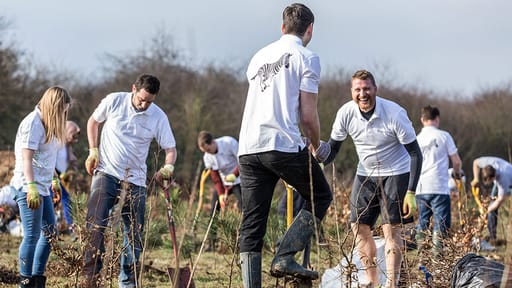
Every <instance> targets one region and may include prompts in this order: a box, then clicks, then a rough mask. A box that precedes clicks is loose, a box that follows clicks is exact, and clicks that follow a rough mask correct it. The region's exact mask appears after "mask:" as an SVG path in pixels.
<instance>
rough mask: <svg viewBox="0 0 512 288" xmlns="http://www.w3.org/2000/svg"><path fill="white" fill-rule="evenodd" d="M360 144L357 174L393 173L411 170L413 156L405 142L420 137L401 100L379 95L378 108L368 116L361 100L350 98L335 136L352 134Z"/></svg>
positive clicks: (334, 129)
mask: <svg viewBox="0 0 512 288" xmlns="http://www.w3.org/2000/svg"><path fill="white" fill-rule="evenodd" d="M349 135H350V137H351V138H352V140H353V141H354V144H355V146H356V151H357V155H358V156H359V164H358V166H357V175H361V176H391V175H399V174H404V173H407V172H410V162H411V157H410V156H409V153H407V150H406V149H405V147H404V146H403V145H405V144H409V143H411V142H413V141H414V140H415V139H416V133H415V132H414V128H413V127H412V123H411V121H410V120H409V118H408V117H407V112H406V111H405V110H404V109H403V108H402V107H400V106H399V105H398V104H396V103H394V102H392V101H389V100H386V99H384V98H381V97H379V96H377V97H376V103H375V111H374V112H373V115H372V116H371V118H370V120H366V119H365V118H364V117H363V116H362V115H361V112H360V110H359V107H358V106H357V103H355V102H354V101H350V102H347V103H345V104H344V105H343V106H341V108H340V109H339V110H338V112H337V114H336V119H335V120H334V123H333V126H332V131H331V138H332V139H333V140H336V141H343V140H345V139H346V138H347V137H348V136H349Z"/></svg>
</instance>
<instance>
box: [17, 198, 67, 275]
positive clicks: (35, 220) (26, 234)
mask: <svg viewBox="0 0 512 288" xmlns="http://www.w3.org/2000/svg"><path fill="white" fill-rule="evenodd" d="M14 199H15V200H16V202H17V203H18V207H19V209H20V216H21V223H22V224H23V240H22V241H21V244H20V249H19V264H20V274H21V275H22V276H26V277H31V276H34V275H44V271H45V269H46V263H48V257H49V256H50V242H49V240H50V239H51V238H52V237H55V236H56V235H57V229H56V227H55V212H54V210H53V202H52V198H51V197H50V196H42V197H41V200H42V202H41V206H39V208H38V209H35V210H32V209H30V208H28V205H27V193H25V192H23V191H20V190H16V195H15V198H14Z"/></svg>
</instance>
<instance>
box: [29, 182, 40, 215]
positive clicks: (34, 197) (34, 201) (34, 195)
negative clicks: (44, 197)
mask: <svg viewBox="0 0 512 288" xmlns="http://www.w3.org/2000/svg"><path fill="white" fill-rule="evenodd" d="M27 188H28V192H27V204H28V208H30V209H37V208H39V206H41V197H39V191H38V190H37V185H36V182H29V183H28V185H27Z"/></svg>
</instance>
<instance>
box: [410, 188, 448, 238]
mask: <svg viewBox="0 0 512 288" xmlns="http://www.w3.org/2000/svg"><path fill="white" fill-rule="evenodd" d="M416 202H417V205H418V211H419V221H418V228H417V229H418V231H426V230H428V229H429V226H430V217H432V216H433V218H434V229H433V230H434V232H440V233H441V235H442V237H443V238H445V237H446V236H447V233H448V229H450V227H451V215H450V210H451V203H450V195H441V194H422V195H416Z"/></svg>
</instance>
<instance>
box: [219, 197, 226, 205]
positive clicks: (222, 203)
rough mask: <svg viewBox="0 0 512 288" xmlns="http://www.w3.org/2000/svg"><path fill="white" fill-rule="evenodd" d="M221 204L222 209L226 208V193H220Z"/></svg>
mask: <svg viewBox="0 0 512 288" xmlns="http://www.w3.org/2000/svg"><path fill="white" fill-rule="evenodd" d="M219 205H220V208H221V209H224V207H225V206H226V197H225V196H224V194H222V195H219Z"/></svg>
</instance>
